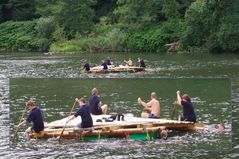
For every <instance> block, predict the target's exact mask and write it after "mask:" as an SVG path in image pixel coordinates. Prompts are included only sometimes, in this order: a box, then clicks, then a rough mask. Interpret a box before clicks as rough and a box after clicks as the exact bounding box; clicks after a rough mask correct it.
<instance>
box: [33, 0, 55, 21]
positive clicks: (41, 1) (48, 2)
mask: <svg viewBox="0 0 239 159" xmlns="http://www.w3.org/2000/svg"><path fill="white" fill-rule="evenodd" d="M35 1H36V14H37V15H39V16H43V17H48V16H53V10H54V7H55V6H56V3H57V0H35Z"/></svg>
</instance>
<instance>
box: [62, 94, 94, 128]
mask: <svg viewBox="0 0 239 159" xmlns="http://www.w3.org/2000/svg"><path fill="white" fill-rule="evenodd" d="M75 101H76V102H78V103H79V106H80V109H79V110H78V111H77V112H76V113H75V114H74V115H73V116H71V117H70V118H69V119H68V120H67V123H68V122H69V121H71V120H73V119H75V118H76V117H77V116H81V123H79V124H78V125H77V127H79V128H89V127H92V126H93V120H92V117H91V115H90V109H89V106H87V105H86V104H85V103H86V102H85V99H84V98H80V99H78V98H76V99H75Z"/></svg>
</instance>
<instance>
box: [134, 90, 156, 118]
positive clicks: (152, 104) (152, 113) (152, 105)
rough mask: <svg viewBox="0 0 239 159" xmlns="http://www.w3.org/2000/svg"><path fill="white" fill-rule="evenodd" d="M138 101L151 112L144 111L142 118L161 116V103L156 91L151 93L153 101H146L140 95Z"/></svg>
mask: <svg viewBox="0 0 239 159" xmlns="http://www.w3.org/2000/svg"><path fill="white" fill-rule="evenodd" d="M138 103H139V104H141V105H142V106H144V109H145V110H147V111H148V112H149V113H145V112H143V113H142V114H141V117H142V118H156V119H157V118H159V116H160V103H159V101H158V100H157V96H156V93H155V92H152V93H151V101H149V102H148V103H145V102H144V101H143V100H142V99H141V98H140V97H139V98H138Z"/></svg>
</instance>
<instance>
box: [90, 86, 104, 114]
mask: <svg viewBox="0 0 239 159" xmlns="http://www.w3.org/2000/svg"><path fill="white" fill-rule="evenodd" d="M89 107H90V112H91V114H93V115H100V114H106V113H107V105H102V103H101V101H100V98H99V96H98V90H97V89H96V88H93V89H92V96H91V97H90V100H89Z"/></svg>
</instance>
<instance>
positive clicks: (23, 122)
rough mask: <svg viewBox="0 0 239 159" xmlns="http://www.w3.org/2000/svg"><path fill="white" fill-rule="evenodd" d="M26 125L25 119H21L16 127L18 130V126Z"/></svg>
mask: <svg viewBox="0 0 239 159" xmlns="http://www.w3.org/2000/svg"><path fill="white" fill-rule="evenodd" d="M26 123H27V121H26V119H23V121H22V122H21V123H20V124H18V125H17V127H18V128H19V127H20V126H22V125H24V124H26Z"/></svg>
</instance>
